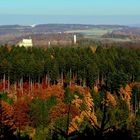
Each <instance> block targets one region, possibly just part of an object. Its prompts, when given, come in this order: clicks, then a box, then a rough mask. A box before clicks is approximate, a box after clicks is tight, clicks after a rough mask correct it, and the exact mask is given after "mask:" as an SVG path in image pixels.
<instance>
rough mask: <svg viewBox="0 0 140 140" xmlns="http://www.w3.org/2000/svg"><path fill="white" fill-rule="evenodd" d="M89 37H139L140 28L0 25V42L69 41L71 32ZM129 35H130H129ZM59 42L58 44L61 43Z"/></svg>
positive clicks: (72, 25)
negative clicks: (26, 39) (30, 40)
mask: <svg viewBox="0 0 140 140" xmlns="http://www.w3.org/2000/svg"><path fill="white" fill-rule="evenodd" d="M75 33H76V34H77V35H78V36H80V37H82V36H83V37H86V38H90V39H97V38H98V39H101V38H103V39H104V38H105V39H107V38H112V37H113V38H126V37H127V38H133V36H134V37H135V36H136V39H138V40H139V38H140V28H138V27H129V26H122V25H88V24H85V25H84V24H39V25H30V26H21V25H1V26H0V44H11V45H13V44H16V43H17V42H18V41H20V40H21V39H22V38H29V37H32V38H33V39H34V40H33V41H34V42H35V45H46V44H47V43H48V42H49V41H51V42H55V43H54V44H57V43H60V42H61V43H63V44H67V43H71V42H72V39H73V38H72V37H73V34H75ZM130 36H131V37H130ZM61 43H60V44H61Z"/></svg>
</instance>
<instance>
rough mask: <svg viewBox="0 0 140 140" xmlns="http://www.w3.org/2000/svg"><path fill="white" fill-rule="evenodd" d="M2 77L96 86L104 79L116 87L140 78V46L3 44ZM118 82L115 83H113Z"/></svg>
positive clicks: (109, 84)
mask: <svg viewBox="0 0 140 140" xmlns="http://www.w3.org/2000/svg"><path fill="white" fill-rule="evenodd" d="M0 79H1V80H2V79H3V80H4V81H5V80H8V83H9V84H11V83H15V84H18V83H19V84H20V85H21V86H22V83H23V82H24V81H28V82H29V84H31V83H33V82H39V83H40V82H42V81H43V80H45V81H46V82H47V83H48V84H56V83H58V82H61V83H64V82H66V83H67V84H69V85H70V84H72V82H76V83H77V84H79V85H85V86H89V87H92V86H93V85H94V84H99V83H104V84H106V85H107V88H108V89H110V90H114V89H115V88H117V86H119V85H120V84H121V85H123V84H125V83H128V82H133V81H139V80H140V50H139V49H128V48H117V47H111V48H108V49H107V48H106V49H103V48H102V47H101V46H100V47H97V48H94V47H52V48H48V49H41V48H35V47H33V48H28V49H26V48H24V47H21V48H20V47H12V48H7V47H0ZM111 83H113V84H117V85H116V87H113V85H112V84H111Z"/></svg>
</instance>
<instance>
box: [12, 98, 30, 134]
mask: <svg viewBox="0 0 140 140" xmlns="http://www.w3.org/2000/svg"><path fill="white" fill-rule="evenodd" d="M13 109H14V121H15V126H16V128H17V129H18V136H19V137H20V132H21V131H22V130H24V129H25V127H26V126H28V125H29V122H30V120H29V116H28V112H29V107H28V103H27V102H26V101H25V100H23V99H19V100H18V101H17V102H15V103H14V105H13Z"/></svg>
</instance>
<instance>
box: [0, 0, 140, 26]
mask: <svg viewBox="0 0 140 140" xmlns="http://www.w3.org/2000/svg"><path fill="white" fill-rule="evenodd" d="M3 15H4V16H7V18H8V15H11V16H13V18H14V19H15V20H16V17H17V21H18V17H19V15H26V16H27V18H29V17H30V18H31V15H32V16H36V19H38V18H39V15H46V16H51V15H52V17H53V16H61V17H62V16H63V17H64V16H65V17H66V16H70V15H71V16H116V15H117V16H120V17H121V16H127V18H128V16H131V18H132V16H135V21H136V22H140V19H137V18H136V16H137V17H140V0H0V18H2V19H3V20H5V22H8V19H6V17H2V16H3ZM26 16H24V18H25V20H26ZM42 17H43V16H42ZM112 20H113V19H112ZM130 20H131V19H130ZM132 20H133V19H132ZM138 20H139V21H138ZM9 22H10V21H9ZM15 22H16V21H15ZM33 22H34V21H33ZM40 22H41V18H40ZM44 22H45V21H44ZM50 22H51V20H50ZM53 22H55V20H54V21H53ZM62 22H65V19H63V20H62ZM79 22H80V21H79ZM87 22H88V21H87ZM133 22H134V21H133ZM3 23H4V21H3ZM11 23H12V21H11ZM0 24H2V22H0Z"/></svg>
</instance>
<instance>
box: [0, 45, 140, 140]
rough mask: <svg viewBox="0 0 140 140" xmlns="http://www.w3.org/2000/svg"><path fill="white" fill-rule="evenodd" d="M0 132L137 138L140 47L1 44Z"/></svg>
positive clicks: (36, 139)
mask: <svg viewBox="0 0 140 140" xmlns="http://www.w3.org/2000/svg"><path fill="white" fill-rule="evenodd" d="M0 96H1V105H0V107H1V108H0V119H1V120H2V121H1V124H0V125H1V126H0V133H1V134H0V138H1V139H4V140H9V139H10V138H13V139H33V140H52V139H53V140H57V139H58V140H63V139H66V140H70V139H73V140H74V139H75V140H76V139H80V140H81V139H93V138H94V139H119V138H124V139H128V140H129V139H136V140H139V139H140V131H139V130H140V49H139V48H127V47H117V46H116V45H114V46H113V45H109V47H104V46H103V45H102V44H88V45H87V44H83V45H82V44H80V45H76V46H69V47H67V46H66V47H64V46H54V47H53V46H51V47H50V48H45V49H44V48H37V47H33V48H28V49H26V48H24V47H14V46H13V47H6V46H1V47H0Z"/></svg>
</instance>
